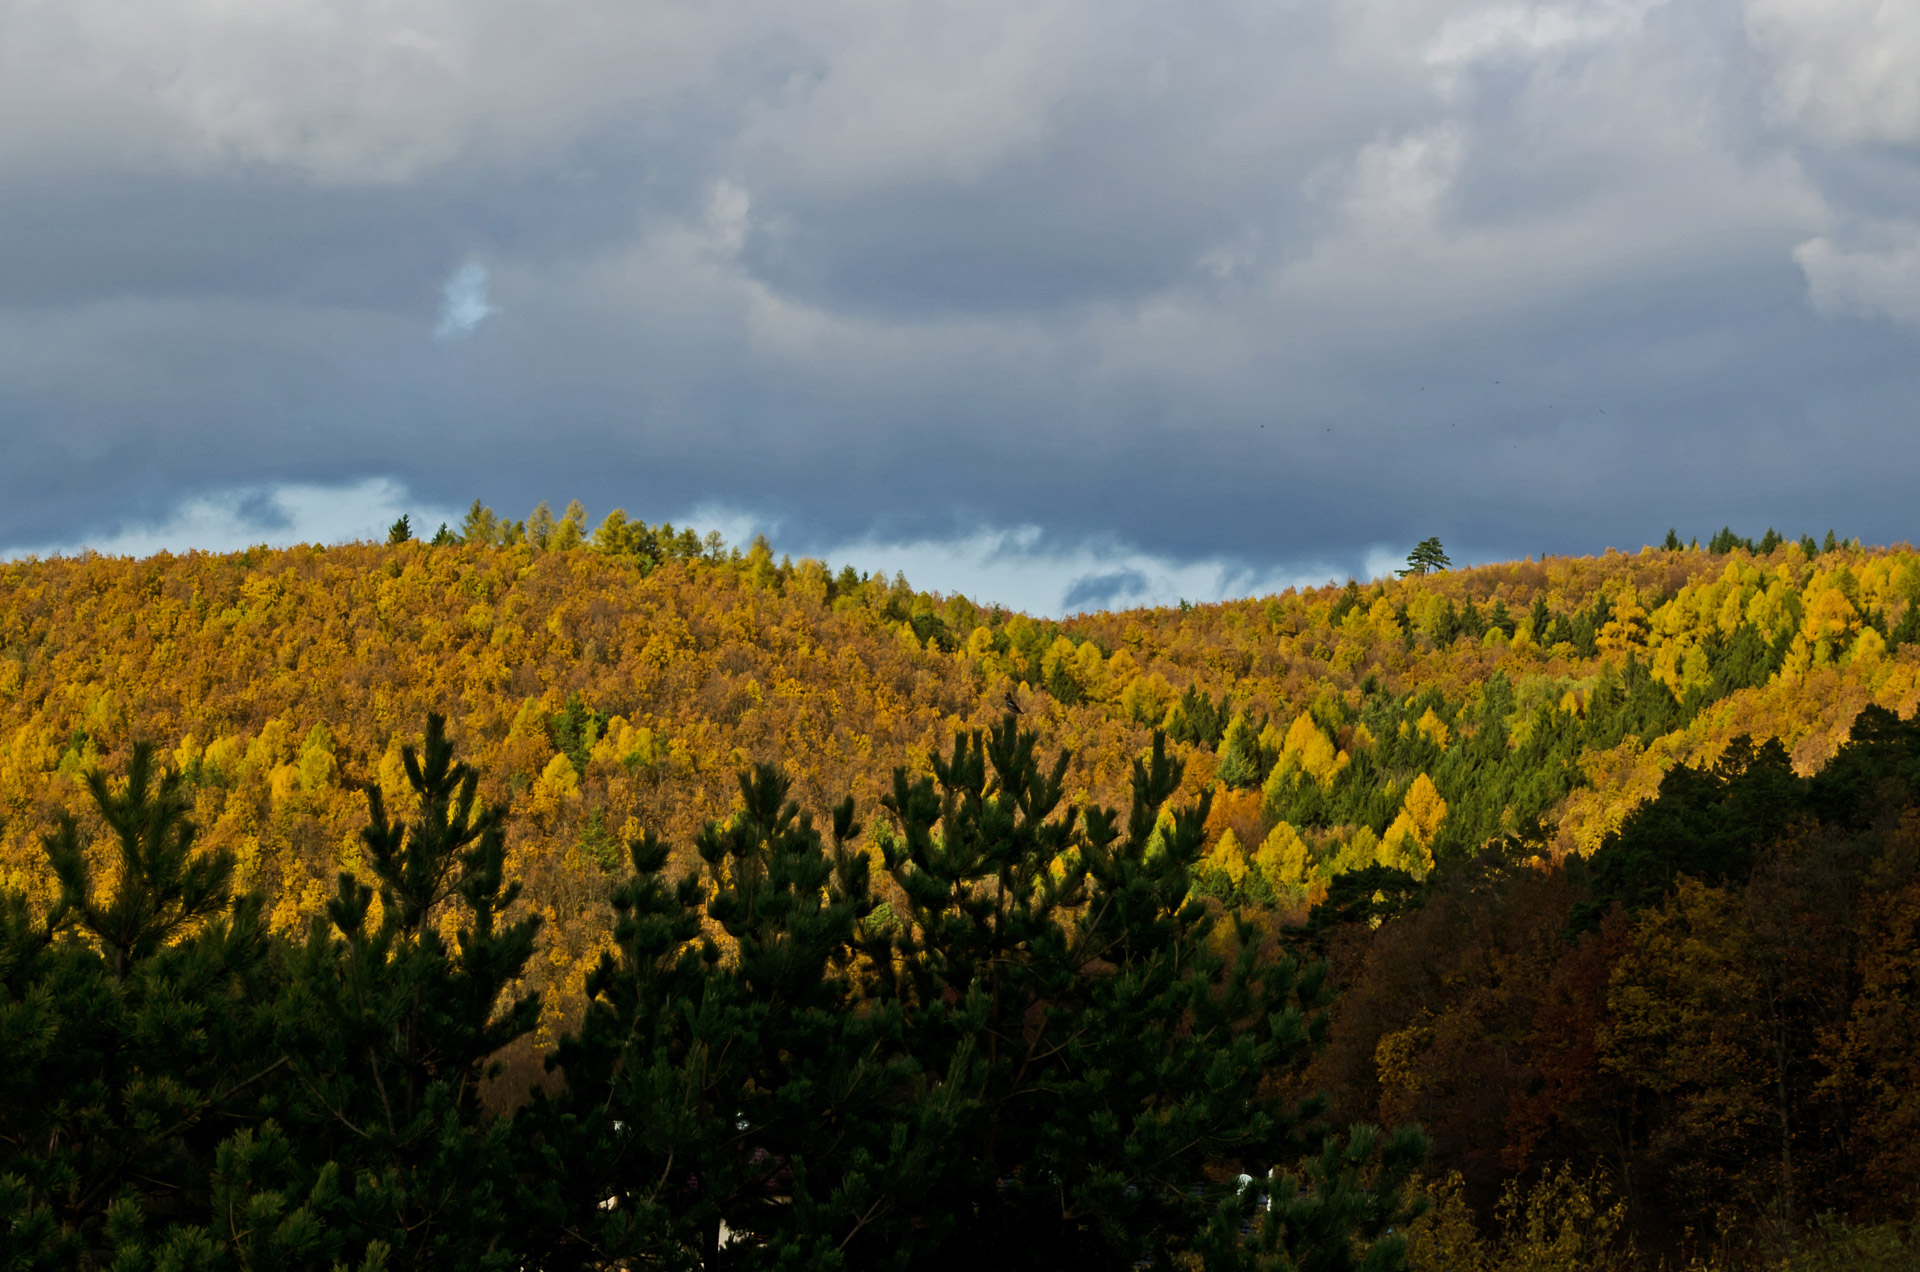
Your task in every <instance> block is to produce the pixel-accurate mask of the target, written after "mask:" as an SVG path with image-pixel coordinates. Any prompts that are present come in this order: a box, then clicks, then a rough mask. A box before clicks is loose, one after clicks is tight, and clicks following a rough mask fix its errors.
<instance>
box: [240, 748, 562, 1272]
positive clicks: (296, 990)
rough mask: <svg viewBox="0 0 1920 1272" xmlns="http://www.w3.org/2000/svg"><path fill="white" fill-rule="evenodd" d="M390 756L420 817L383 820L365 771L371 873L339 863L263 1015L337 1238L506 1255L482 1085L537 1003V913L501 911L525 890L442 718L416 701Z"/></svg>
mask: <svg viewBox="0 0 1920 1272" xmlns="http://www.w3.org/2000/svg"><path fill="white" fill-rule="evenodd" d="M401 758H402V761H403V763H404V766H405V771H406V775H407V781H408V783H409V784H410V785H411V787H412V789H413V793H414V797H415V800H416V814H415V819H414V820H412V821H410V822H405V823H401V822H395V821H393V820H392V819H390V818H389V816H388V814H387V810H386V806H385V801H384V799H383V798H382V795H381V792H380V788H379V787H378V786H377V785H373V786H369V787H368V788H367V807H368V825H367V827H366V829H365V830H364V831H363V832H362V833H361V842H362V844H363V845H364V847H365V850H366V861H367V866H368V869H369V870H370V872H371V873H372V875H373V877H374V880H375V886H368V885H366V884H363V883H360V882H359V881H358V880H356V879H355V878H354V877H353V876H352V875H350V874H347V873H344V872H343V873H342V874H341V875H340V878H339V885H338V889H337V891H336V893H335V895H334V897H333V899H332V900H331V901H329V902H328V903H327V908H326V914H325V915H324V916H316V917H315V919H314V922H313V927H312V930H311V931H310V933H309V934H308V936H307V939H306V942H305V944H304V945H303V946H301V947H300V948H298V949H297V950H295V951H292V952H291V954H290V963H291V966H290V969H289V982H290V983H289V986H288V990H287V993H286V994H285V996H284V998H283V1000H282V1002H281V1003H280V1004H279V1005H278V1007H277V1011H276V1016H277V1032H278V1041H279V1046H280V1048H281V1050H282V1052H283V1054H284V1055H285V1057H286V1059H287V1063H288V1065H289V1067H290V1068H291V1069H292V1071H293V1073H294V1075H295V1077H296V1079H297V1081H296V1082H295V1083H294V1084H293V1087H292V1091H291V1093H290V1095H289V1097H288V1100H287V1107H286V1109H285V1112H284V1114H283V1121H284V1122H285V1123H286V1125H287V1127H288V1129H289V1131H290V1133H293V1134H295V1135H296V1136H297V1137H298V1138H299V1140H300V1141H301V1143H302V1145H303V1148H304V1151H305V1153H306V1156H307V1159H308V1161H309V1162H310V1163H312V1164H314V1165H316V1166H317V1165H318V1164H319V1163H331V1164H332V1169H333V1170H335V1171H336V1172H337V1176H338V1178H339V1180H340V1181H341V1182H340V1184H339V1185H338V1186H339V1188H340V1190H341V1195H340V1197H339V1199H338V1201H337V1204H336V1205H334V1206H333V1208H332V1211H331V1213H330V1214H329V1216H328V1221H329V1224H330V1225H331V1227H332V1228H333V1230H334V1231H335V1232H336V1233H337V1234H338V1235H339V1236H340V1237H341V1239H342V1240H343V1241H344V1242H345V1245H346V1249H347V1250H348V1252H349V1254H351V1255H354V1256H356V1257H366V1258H374V1257H377V1256H378V1255H379V1252H380V1251H382V1250H385V1251H388V1252H390V1255H391V1257H392V1259H393V1260H394V1262H395V1264H396V1265H397V1266H399V1267H412V1268H428V1267H431V1268H449V1269H452V1268H490V1267H499V1268H508V1267H518V1266H521V1262H522V1260H521V1256H520V1255H519V1254H518V1253H517V1251H518V1250H519V1249H520V1248H521V1247H522V1245H523V1243H524V1242H525V1240H526V1234H525V1233H524V1232H522V1231H520V1230H519V1226H518V1224H517V1223H516V1222H515V1219H516V1209H515V1205H514V1198H515V1196H516V1191H517V1189H516V1184H515V1182H514V1181H515V1176H514V1152H513V1140H512V1134H511V1132H512V1126H511V1123H510V1122H508V1121H504V1120H495V1121H492V1122H490V1123H489V1122H488V1121H487V1119H485V1118H484V1117H483V1116H482V1110H481V1105H480V1085H481V1083H482V1081H483V1080H485V1079H486V1078H487V1077H488V1076H489V1075H490V1074H492V1073H494V1072H497V1061H496V1060H495V1056H496V1055H497V1054H498V1053H499V1052H500V1051H501V1050H502V1049H503V1048H504V1047H506V1046H507V1045H508V1044H509V1043H511V1042H513V1041H514V1040H515V1039H518V1038H521V1037H524V1036H525V1035H526V1034H527V1033H529V1032H530V1031H531V1030H532V1029H533V1027H534V1025H535V1023H537V1021H538V1019H539V1013H540V1004H539V1000H538V997H537V996H535V995H525V996H520V997H514V996H513V994H512V992H511V990H512V986H513V985H514V983H515V981H516V980H517V979H518V978H519V977H520V975H521V973H522V971H523V969H524V968H525V966H526V962H527V959H528V958H529V957H530V956H531V955H532V952H533V944H534V933H535V931H536V930H537V929H538V927H539V919H538V917H537V916H534V917H528V918H524V919H519V920H517V921H513V922H503V918H504V915H505V912H506V911H507V909H508V908H509V907H510V906H512V904H513V902H514V901H515V900H516V899H517V897H518V896H519V891H520V888H519V885H518V884H511V885H509V884H506V883H505V882H504V880H503V877H502V870H503V867H504V864H505V859H506V841H505V837H504V834H503V823H504V821H505V816H506V810H505V809H504V808H502V807H500V806H497V805H496V806H487V807H476V789H477V787H478V783H479V775H478V774H477V773H475V772H474V771H473V769H472V768H471V767H470V766H468V765H466V764H464V763H461V762H458V761H456V760H455V758H454V749H453V744H452V742H451V740H450V739H448V737H447V735H446V725H445V721H444V720H443V719H442V718H441V717H440V716H439V715H437V714H435V715H431V716H429V717H428V720H427V730H426V737H425V741H424V745H423V747H421V748H419V749H417V750H416V748H414V747H413V746H407V747H405V748H403V749H402V752H401ZM376 895H377V896H378V899H379V903H380V905H379V915H378V918H377V919H376V918H375V917H374V915H373V913H372V910H373V903H374V900H375V897H376ZM443 925H445V926H449V927H453V928H454V929H455V936H454V939H453V940H452V941H451V942H448V941H447V940H446V939H445V938H444V937H443V936H442V934H441V933H442V927H443ZM348 1181H351V1182H350V1183H349V1182H348Z"/></svg>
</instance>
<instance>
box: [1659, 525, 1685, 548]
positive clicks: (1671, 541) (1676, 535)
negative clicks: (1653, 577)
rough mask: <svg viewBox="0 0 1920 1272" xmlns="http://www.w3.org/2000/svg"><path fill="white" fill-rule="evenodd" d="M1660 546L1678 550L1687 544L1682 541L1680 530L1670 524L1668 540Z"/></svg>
mask: <svg viewBox="0 0 1920 1272" xmlns="http://www.w3.org/2000/svg"><path fill="white" fill-rule="evenodd" d="M1660 546H1661V547H1662V548H1663V549H1665V550H1666V551H1668V552H1678V551H1680V549H1681V548H1682V547H1684V546H1685V545H1684V544H1682V543H1681V542H1680V532H1679V531H1678V530H1676V529H1674V528H1673V527H1672V526H1668V527H1667V537H1666V541H1665V542H1663V543H1662V544H1661V545H1660Z"/></svg>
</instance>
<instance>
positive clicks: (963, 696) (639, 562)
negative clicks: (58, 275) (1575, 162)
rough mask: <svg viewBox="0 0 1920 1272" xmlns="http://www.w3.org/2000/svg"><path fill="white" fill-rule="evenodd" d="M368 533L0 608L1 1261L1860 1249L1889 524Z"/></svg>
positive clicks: (1888, 1160) (1880, 818)
mask: <svg viewBox="0 0 1920 1272" xmlns="http://www.w3.org/2000/svg"><path fill="white" fill-rule="evenodd" d="M388 540H389V541H388V542H385V543H360V544H348V545H337V546H331V547H321V546H319V545H313V546H307V547H294V548H287V549H280V550H269V549H266V548H255V549H252V550H249V551H247V552H244V553H235V554H226V555H213V554H199V553H195V554H188V555H185V556H169V555H165V554H162V555H159V556H155V557H150V558H145V559H138V560H135V559H117V558H106V557H100V556H95V555H85V556H80V557H72V558H56V559H50V560H44V561H42V560H24V561H16V562H12V563H8V564H5V565H0V894H4V897H5V918H4V922H5V924H6V930H5V934H4V942H3V943H0V1039H4V1047H5V1051H6V1054H7V1055H8V1056H9V1057H35V1058H34V1059H32V1060H31V1062H27V1061H24V1060H23V1061H21V1062H18V1063H15V1064H13V1065H10V1066H9V1072H8V1073H7V1075H6V1079H5V1080H6V1081H7V1082H8V1083H9V1084H11V1085H10V1086H9V1087H8V1089H7V1091H6V1093H5V1095H4V1096H0V1211H4V1212H6V1213H7V1214H9V1215H10V1216H11V1220H10V1223H9V1224H7V1225H6V1227H5V1235H4V1236H0V1262H5V1263H6V1265H7V1266H10V1267H13V1266H18V1267H38V1266H101V1267H105V1266H114V1267H128V1268H135V1267H147V1266H155V1267H181V1268H185V1267H209V1268H212V1267H263V1266H288V1267H294V1266H299V1267H306V1266H313V1267H333V1266H336V1265H337V1266H342V1267H363V1266H364V1267H378V1266H392V1267H429V1266H431V1267H441V1266H446V1267H454V1266H459V1267H478V1266H500V1267H562V1266H580V1267H654V1266H658V1267H678V1266H687V1267H694V1266H699V1267H715V1266H739V1267H757V1266H776V1265H778V1266H793V1267H803V1266H804V1267H835V1266H844V1267H868V1266H873V1267H881V1266H903V1267H904V1266H941V1265H944V1262H943V1261H951V1262H953V1263H954V1265H955V1266H959V1265H960V1264H961V1263H962V1262H963V1261H964V1263H965V1264H966V1265H969V1266H982V1265H988V1264H992V1265H1006V1266H1036V1267H1039V1266H1047V1267H1055V1266H1088V1267H1096V1266H1114V1267H1131V1266H1208V1267H1235V1266H1245V1267H1262V1268H1268V1267H1271V1268H1291V1267H1300V1268H1306V1267H1315V1268H1321V1267H1324V1268H1337V1267H1363V1266H1364V1267H1376V1268H1387V1267H1401V1266H1404V1267H1411V1268H1416V1269H1426V1268H1436V1269H1437V1268H1488V1269H1495V1268H1499V1269H1516V1270H1517V1269H1521V1268H1542V1269H1544V1268H1553V1267H1569V1268H1570V1267H1574V1266H1581V1267H1589V1266H1597V1267H1620V1268H1629V1267H1647V1268H1653V1267H1662V1266H1664V1267H1672V1268H1680V1267H1686V1266H1697V1267H1703V1268H1705V1267H1714V1268H1720V1267H1724V1268H1728V1269H1734V1268H1761V1267H1766V1268H1775V1267H1778V1268H1787V1267H1795V1268H1797V1267H1807V1268H1815V1267H1842V1266H1845V1267H1876V1266H1883V1267H1889V1268H1892V1267H1906V1266H1911V1265H1912V1264H1913V1262H1914V1257H1915V1256H1914V1250H1913V1244H1912V1243H1913V1240H1914V1236H1913V1233H1912V1232H1911V1230H1910V1225H1911V1224H1912V1222H1913V1221H1914V1219H1915V1204H1916V1200H1920V1191H1917V1185H1920V1149H1916V1148H1915V1147H1914V1146H1915V1144H1916V1143H1920V1139H1916V1132H1920V1126H1915V1125H1913V1123H1915V1122H1916V1120H1920V1102H1917V1098H1920V1097H1916V1095H1915V1092H1916V1091H1920V1049H1916V1047H1915V1045H1914V1044H1913V1042H1912V1039H1913V1038H1914V1037H1915V1036H1916V1029H1915V1027H1914V1026H1915V1024H1916V1023H1920V1021H1916V1020H1915V1019H1914V1018H1913V1016H1914V1013H1915V1012H1916V1010H1920V808H1916V806H1915V801H1916V800H1920V726H1916V724H1915V723H1914V716H1915V708H1916V706H1917V705H1920V606H1917V605H1916V604H1915V601H1916V600H1920V553H1916V552H1914V551H1913V550H1912V549H1911V548H1907V547H1904V546H1903V547H1895V548H1867V547H1863V546H1862V545H1860V544H1858V543H1851V542H1842V541H1839V540H1837V539H1835V537H1834V536H1833V535H1831V534H1829V535H1828V536H1827V538H1826V540H1825V541H1824V542H1816V541H1815V540H1813V539H1812V538H1811V537H1805V538H1801V539H1796V540H1788V539H1783V538H1782V537H1781V536H1779V535H1776V534H1774V533H1772V532H1771V531H1769V532H1768V534H1767V535H1766V536H1764V537H1763V538H1761V539H1759V540H1757V541H1756V540H1750V539H1742V538H1740V537H1738V536H1736V535H1734V534H1733V532H1732V531H1731V530H1724V531H1722V532H1721V533H1720V534H1717V535H1715V536H1713V537H1712V538H1711V539H1710V541H1709V542H1708V543H1707V545H1706V546H1704V547H1701V546H1697V545H1683V544H1682V543H1681V542H1680V541H1679V538H1678V536H1677V535H1675V534H1672V533H1670V534H1669V535H1668V537H1667V539H1666V541H1665V542H1664V544H1662V545H1660V546H1650V547H1647V548H1644V549H1641V550H1640V551H1637V552H1633V553H1621V552H1613V551H1609V552H1607V553H1605V554H1603V555H1601V556H1596V557H1587V558H1547V559H1541V560H1523V561H1518V562H1510V563H1504V564H1496V565H1483V566H1476V567H1472V568H1459V569H1452V568H1444V557H1438V558H1434V557H1431V556H1429V557H1427V558H1424V559H1421V560H1418V561H1416V562H1414V563H1410V568H1409V571H1408V572H1407V573H1406V574H1405V575H1404V576H1402V577H1397V578H1392V579H1382V580H1377V581H1374V582H1371V583H1360V582H1358V581H1349V582H1348V583H1346V584H1345V585H1343V586H1342V585H1329V586H1327V587H1325V588H1319V589H1306V590H1293V591H1288V592H1285V593H1282V594H1279V595H1276V596H1269V597H1262V598H1256V599H1249V600H1243V601H1232V602H1227V603H1223V604H1217V605H1188V604H1185V603H1183V604H1181V605H1179V606H1177V607H1162V608H1158V609H1140V610H1131V611H1124V612H1111V613H1105V612H1103V613H1096V614H1083V615H1078V616H1074V617H1070V618H1066V619H1062V620H1057V621H1056V620H1042V619H1036V618H1033V617H1030V616H1028V615H1024V614H1019V613H1012V612H1008V611H1006V610H1004V609H1001V608H997V607H993V606H990V605H983V604H979V603H976V602H974V601H972V600H970V599H968V598H965V597H960V596H943V595H939V594H936V593H929V592H924V591H917V590H915V589H914V588H913V587H912V586H911V585H910V584H909V582H908V581H907V580H906V579H904V578H902V577H900V576H899V575H897V574H896V575H894V576H893V577H892V578H888V577H886V576H884V575H882V574H877V573H875V574H865V573H861V572H859V571H857V570H855V569H853V568H851V567H841V568H839V569H835V568H833V567H830V566H829V565H828V564H827V563H825V562H822V561H817V560H811V559H802V560H799V561H793V560H791V559H788V558H785V557H778V558H776V556H775V554H774V552H773V550H772V548H771V546H770V545H769V544H768V543H766V541H765V540H756V541H755V542H754V543H752V544H750V545H746V546H745V547H738V546H729V545H727V544H725V543H723V542H721V541H720V540H719V539H718V537H717V536H713V535H707V536H704V537H703V536H700V535H698V534H696V533H694V532H692V531H689V530H685V529H676V528H675V527H673V526H671V525H658V526H650V525H648V524H646V523H645V522H642V521H639V520H637V519H632V518H629V517H628V516H627V515H626V514H625V513H624V512H620V511H616V512H613V513H610V514H608V515H607V516H605V517H604V518H602V519H601V520H600V521H599V522H598V524H597V525H596V526H593V527H591V528H590V527H589V524H588V518H587V516H586V514H585V512H584V511H583V510H581V509H580V508H579V507H578V506H577V505H574V506H572V507H570V508H569V509H568V510H567V512H566V513H565V514H563V515H562V516H560V517H557V518H556V517H555V516H554V515H553V514H552V513H551V512H550V511H548V510H547V509H546V507H545V506H544V505H542V506H541V507H540V508H537V509H536V510H535V511H534V513H533V514H532V515H530V516H529V517H527V518H526V519H525V520H524V521H510V520H506V519H503V518H500V517H498V516H496V515H495V514H494V513H492V512H491V510H489V509H487V508H485V507H484V506H483V505H481V504H479V503H477V502H476V504H475V506H474V508H473V510H472V511H471V512H470V513H469V515H468V517H467V519H466V521H465V522H464V523H463V524H462V525H461V526H460V527H457V528H453V529H449V528H446V527H442V528H441V531H440V533H438V534H437V535H435V536H433V537H432V538H431V539H428V540H426V541H421V540H418V539H415V538H414V537H413V536H412V533H411V527H410V526H408V525H405V524H401V525H396V526H395V527H394V529H393V531H392V532H391V533H390V534H389V535H388ZM1426 546H1427V545H1422V547H1423V548H1424V547H1426ZM1433 547H1434V550H1435V552H1437V551H1438V545H1437V543H1435V544H1433ZM456 747H457V752H456V749H455V748H456ZM456 754H457V758H456ZM1056 754H1058V755H1059V757H1060V758H1059V760H1058V761H1057V763H1056V762H1055V761H1054V760H1053V758H1052V757H1053V756H1054V755H1056ZM1109 809H1117V810H1122V811H1119V812H1108V811H1106V810H1109ZM389 810H391V816H390V815H389ZM243 1006H244V1010H243V1009H242V1007H243ZM849 1007H852V1008H853V1009H852V1010H848V1008H849ZM729 1039H751V1040H752V1042H751V1045H748V1044H746V1043H742V1044H740V1045H737V1046H732V1047H730V1046H729V1045H728V1041H727V1040H729ZM796 1057H804V1058H805V1063H804V1064H802V1063H801V1061H800V1060H797V1059H796ZM696 1061H697V1062H696ZM809 1065H811V1066H813V1067H812V1068H811V1069H809V1068H808V1067H807V1066H809ZM256 1075H257V1076H256ZM50 1092H51V1093H55V1094H53V1095H51V1096H50V1095H49V1093H50ZM396 1101H398V1104H396V1103H395V1102H396ZM399 1105H404V1106H405V1109H406V1110H407V1111H406V1114H405V1116H404V1117H403V1116H400V1115H399V1114H397V1113H396V1112H395V1109H396V1107H399ZM623 1109H624V1110H625V1111H626V1116H621V1115H620V1113H619V1110H623ZM722 1110H724V1114H723V1113H722ZM1014 1110H1019V1112H1018V1113H1017V1114H1016V1113H1015V1112H1014ZM729 1122H731V1123H732V1124H733V1129H732V1130H731V1131H729V1129H728V1123H729ZM636 1128H642V1129H636ZM1373 1128H1379V1129H1377V1130H1376V1129H1373ZM589 1160H591V1161H592V1162H593V1163H595V1165H593V1166H592V1167H591V1168H589V1167H587V1166H585V1165H583V1163H585V1162H587V1161H589ZM1236 1181H1237V1182H1236ZM454 1199H457V1202H456V1201H455V1200H454ZM449 1207H451V1209H449ZM528 1233H538V1234H539V1235H538V1237H537V1238H535V1237H529V1236H528V1235H527V1234H528ZM723 1234H724V1235H723ZM995 1243H999V1244H995Z"/></svg>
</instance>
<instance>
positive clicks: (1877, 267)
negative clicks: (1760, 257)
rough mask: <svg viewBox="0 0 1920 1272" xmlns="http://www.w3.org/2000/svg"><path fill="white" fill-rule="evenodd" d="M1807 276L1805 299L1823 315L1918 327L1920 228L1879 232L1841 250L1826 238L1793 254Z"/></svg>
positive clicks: (1810, 242)
mask: <svg viewBox="0 0 1920 1272" xmlns="http://www.w3.org/2000/svg"><path fill="white" fill-rule="evenodd" d="M1793 259H1794V260H1796V261H1798V262H1799V264H1800V269H1801V270H1802V272H1804V273H1805V274H1806V276H1807V295H1808V298H1809V299H1810V300H1811V301H1812V302H1813V307H1814V308H1815V309H1817V310H1819V311H1820V312H1821V313H1823V314H1827V315H1836V314H1851V315H1855V316H1857V317H1862V318H1888V319H1892V320H1893V321H1894V322H1897V323H1901V324H1903V325H1905V326H1908V327H1915V328H1920V225H1916V224H1914V223H1912V222H1900V223H1897V224H1893V225H1886V226H1882V227H1879V228H1878V229H1877V230H1876V231H1875V232H1874V233H1873V234H1872V235H1871V236H1870V238H1869V241H1868V243H1867V244H1865V245H1861V246H1856V247H1842V246H1840V245H1838V244H1836V243H1835V242H1834V241H1833V240H1832V239H1830V238H1827V237H1825V236H1822V237H1819V238H1812V239H1808V240H1807V241H1806V242H1804V243H1802V244H1800V246H1799V247H1796V248H1795V249H1794V250H1793Z"/></svg>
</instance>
